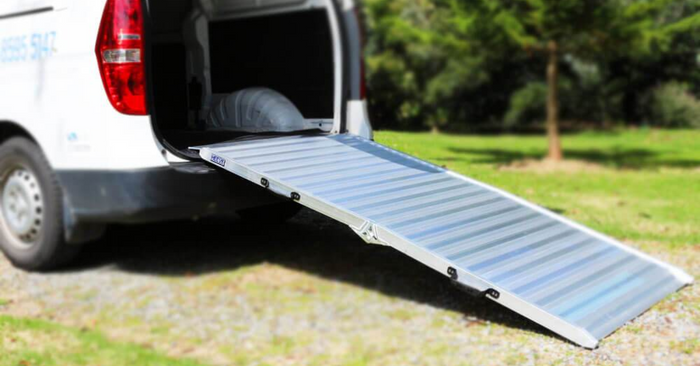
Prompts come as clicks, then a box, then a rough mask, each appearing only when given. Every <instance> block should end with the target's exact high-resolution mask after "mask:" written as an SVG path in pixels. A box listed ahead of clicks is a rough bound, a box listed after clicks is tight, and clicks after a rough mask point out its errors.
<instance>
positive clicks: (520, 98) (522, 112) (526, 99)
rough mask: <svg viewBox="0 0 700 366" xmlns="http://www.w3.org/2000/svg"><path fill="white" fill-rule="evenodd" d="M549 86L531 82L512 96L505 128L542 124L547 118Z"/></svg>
mask: <svg viewBox="0 0 700 366" xmlns="http://www.w3.org/2000/svg"><path fill="white" fill-rule="evenodd" d="M546 101H547V85H545V84H544V83H540V82H531V83H528V84H526V85H525V86H524V87H522V88H520V89H519V90H518V91H516V92H515V93H513V94H512V95H511V96H510V106H509V107H508V112H506V115H505V117H504V124H505V127H513V126H515V125H518V124H524V123H532V122H541V121H543V120H544V117H545V103H546Z"/></svg>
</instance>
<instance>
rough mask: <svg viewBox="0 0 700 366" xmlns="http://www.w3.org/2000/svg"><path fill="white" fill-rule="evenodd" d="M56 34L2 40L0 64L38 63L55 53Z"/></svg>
mask: <svg viewBox="0 0 700 366" xmlns="http://www.w3.org/2000/svg"><path fill="white" fill-rule="evenodd" d="M55 41H56V32H47V33H43V34H42V33H34V34H32V35H25V36H15V37H7V38H3V39H2V40H0V63H11V62H26V61H38V60H43V59H46V58H49V57H51V56H52V55H53V53H54V43H55Z"/></svg>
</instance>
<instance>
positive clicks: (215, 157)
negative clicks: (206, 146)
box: [209, 154, 226, 167]
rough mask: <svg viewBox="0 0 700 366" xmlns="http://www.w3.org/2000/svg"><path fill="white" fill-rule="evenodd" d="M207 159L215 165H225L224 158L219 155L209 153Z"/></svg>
mask: <svg viewBox="0 0 700 366" xmlns="http://www.w3.org/2000/svg"><path fill="white" fill-rule="evenodd" d="M209 160H211V162H212V163H214V164H216V165H221V166H222V167H225V166H226V159H224V158H222V157H221V156H218V155H215V154H211V159H209Z"/></svg>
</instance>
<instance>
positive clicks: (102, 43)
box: [95, 0, 148, 115]
mask: <svg viewBox="0 0 700 366" xmlns="http://www.w3.org/2000/svg"><path fill="white" fill-rule="evenodd" d="M143 33H144V32H143V8H142V6H141V0H107V5H106V6H105V10H104V13H103V14H102V22H101V23H100V31H99V34H98V36H97V45H96V46H95V53H96V54H97V62H98V64H99V67H100V74H101V75H102V82H103V84H104V87H105V91H106V92H107V97H108V98H109V101H110V102H111V103H112V106H114V108H115V109H116V110H117V111H119V112H121V113H124V114H132V115H146V114H148V110H147V107H146V70H145V67H144V61H143V56H144V41H143V37H144V35H143Z"/></svg>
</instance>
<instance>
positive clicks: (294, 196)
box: [292, 192, 301, 201]
mask: <svg viewBox="0 0 700 366" xmlns="http://www.w3.org/2000/svg"><path fill="white" fill-rule="evenodd" d="M292 199H293V200H295V201H299V200H300V199H301V195H300V194H299V193H296V192H292Z"/></svg>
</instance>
